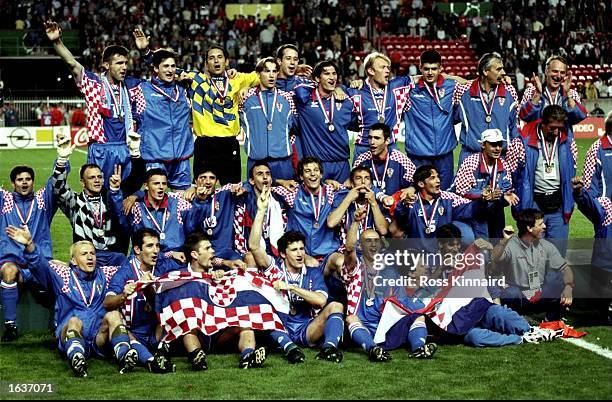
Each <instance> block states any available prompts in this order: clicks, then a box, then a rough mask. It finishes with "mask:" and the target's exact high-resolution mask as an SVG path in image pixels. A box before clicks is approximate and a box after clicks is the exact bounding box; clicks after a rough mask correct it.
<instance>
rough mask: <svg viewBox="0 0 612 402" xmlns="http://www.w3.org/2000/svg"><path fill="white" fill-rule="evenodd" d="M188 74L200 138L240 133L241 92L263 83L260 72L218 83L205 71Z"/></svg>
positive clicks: (192, 106) (194, 115) (192, 105)
mask: <svg viewBox="0 0 612 402" xmlns="http://www.w3.org/2000/svg"><path fill="white" fill-rule="evenodd" d="M187 74H188V75H189V78H191V80H192V81H191V90H190V91H189V93H190V95H191V110H192V115H193V131H194V132H195V134H196V135H197V136H199V137H203V136H204V137H235V136H237V135H238V133H239V132H240V121H239V120H238V105H239V104H240V101H241V98H240V91H242V90H243V89H245V88H250V87H253V86H255V85H259V78H258V77H257V73H255V72H252V73H248V74H245V73H238V74H236V76H235V77H234V78H232V79H227V77H226V79H225V80H214V82H213V80H211V78H210V77H209V76H208V75H206V74H204V73H198V72H188V73H187ZM215 84H216V85H215Z"/></svg>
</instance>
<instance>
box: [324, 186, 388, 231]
mask: <svg viewBox="0 0 612 402" xmlns="http://www.w3.org/2000/svg"><path fill="white" fill-rule="evenodd" d="M349 192H350V190H348V189H343V190H339V191H338V192H337V193H336V196H335V197H334V204H333V205H332V211H334V210H336V209H337V208H338V207H339V206H340V204H342V201H344V199H345V198H346V196H347V195H348V193H349ZM376 202H378V208H379V209H380V210H381V212H382V211H383V208H382V206H381V204H380V202H379V201H376ZM357 205H359V208H360V209H362V210H366V211H367V215H366V219H365V221H363V222H362V223H361V224H360V225H359V230H358V237H359V236H361V233H363V232H364V231H365V230H367V229H374V230H376V226H375V224H374V212H372V208H371V207H370V204H369V203H368V202H367V201H365V200H363V201H359V202H357V201H354V202H352V203H351V205H350V206H349V207H348V209H347V210H346V212H345V214H344V217H343V218H342V221H341V222H340V232H341V237H342V239H346V234H347V233H348V231H349V229H350V227H351V225H352V224H353V217H354V215H355V211H356V210H357ZM383 213H384V212H383Z"/></svg>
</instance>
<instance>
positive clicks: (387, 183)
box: [353, 149, 416, 195]
mask: <svg viewBox="0 0 612 402" xmlns="http://www.w3.org/2000/svg"><path fill="white" fill-rule="evenodd" d="M357 166H365V167H367V168H368V169H370V172H371V176H372V184H373V185H375V186H376V187H378V188H380V189H381V190H382V191H383V192H384V193H385V194H387V195H393V194H395V193H396V192H398V191H399V190H401V189H404V188H407V187H410V186H411V185H412V175H414V172H415V171H416V166H415V165H414V163H413V162H412V161H411V160H410V158H408V157H407V156H406V155H404V154H403V153H402V152H400V151H398V150H397V149H392V150H390V151H389V153H388V154H387V158H385V159H384V160H381V159H378V158H374V157H373V156H372V151H367V152H364V153H362V154H361V155H359V157H358V158H357V159H356V160H355V163H353V168H355V167H357Z"/></svg>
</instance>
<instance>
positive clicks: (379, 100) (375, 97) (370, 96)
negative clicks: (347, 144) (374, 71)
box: [346, 75, 414, 146]
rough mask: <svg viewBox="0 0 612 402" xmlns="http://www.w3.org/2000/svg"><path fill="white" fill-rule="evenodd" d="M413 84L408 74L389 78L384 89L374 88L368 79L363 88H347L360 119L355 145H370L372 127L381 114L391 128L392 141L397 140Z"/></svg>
mask: <svg viewBox="0 0 612 402" xmlns="http://www.w3.org/2000/svg"><path fill="white" fill-rule="evenodd" d="M413 86H414V81H413V80H412V77H411V76H409V75H407V76H402V77H395V78H393V79H391V80H389V83H388V84H387V86H386V87H385V89H384V90H382V91H374V90H372V88H371V87H370V84H369V81H368V80H366V82H365V83H364V85H363V87H362V88H361V89H350V88H347V89H346V91H347V93H348V94H349V96H350V97H351V99H352V101H353V103H354V105H355V110H356V112H357V115H358V119H359V133H358V134H357V138H356V139H355V145H364V146H368V138H369V133H370V127H372V126H373V125H374V124H375V123H378V122H379V120H380V117H381V115H382V117H383V120H384V123H385V124H386V125H387V126H389V127H390V128H391V138H390V143H391V144H393V143H394V142H395V141H396V137H397V135H398V133H399V125H400V124H399V123H400V122H401V114H402V111H403V110H404V107H405V106H406V102H407V101H408V94H409V92H410V90H411V89H412V87H413ZM383 106H384V112H383ZM381 112H382V113H381Z"/></svg>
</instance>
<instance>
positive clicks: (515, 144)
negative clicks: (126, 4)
mask: <svg viewBox="0 0 612 402" xmlns="http://www.w3.org/2000/svg"><path fill="white" fill-rule="evenodd" d="M505 163H506V169H507V170H508V172H510V173H514V172H516V170H517V169H518V167H519V165H521V164H524V163H525V146H524V145H523V141H522V140H521V138H515V139H514V140H512V142H511V143H510V145H509V146H508V152H507V153H506V160H505Z"/></svg>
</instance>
